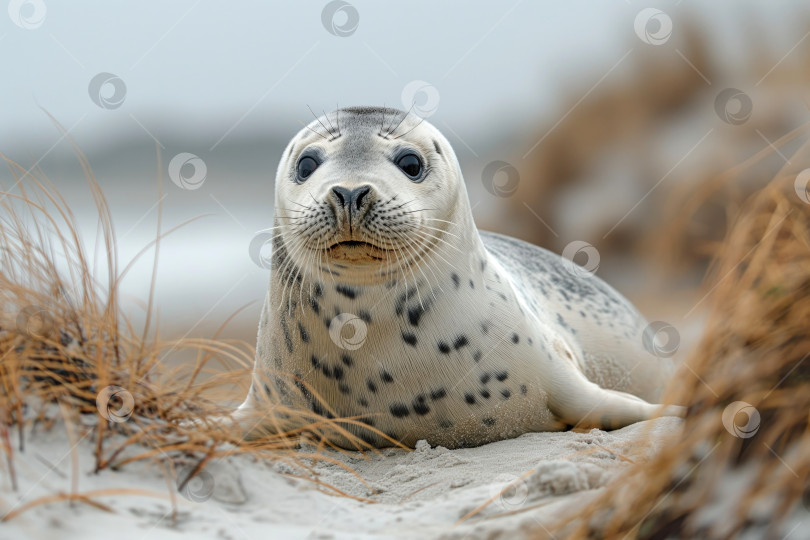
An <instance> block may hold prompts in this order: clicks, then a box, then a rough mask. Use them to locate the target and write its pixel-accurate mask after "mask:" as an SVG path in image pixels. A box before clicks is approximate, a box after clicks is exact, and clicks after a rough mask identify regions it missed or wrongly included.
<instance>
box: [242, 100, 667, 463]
mask: <svg viewBox="0 0 810 540" xmlns="http://www.w3.org/2000/svg"><path fill="white" fill-rule="evenodd" d="M567 262H568V261H567V260H565V259H562V258H561V257H559V256H558V255H556V254H553V253H551V252H549V251H546V250H544V249H541V248H539V247H536V246H533V245H531V244H528V243H525V242H522V241H519V240H516V239H513V238H509V237H505V236H501V235H497V234H492V233H486V232H479V231H478V230H477V229H476V226H475V223H474V222H473V217H472V211H471V208H470V204H469V199H468V196H467V192H466V188H465V184H464V180H463V177H462V173H461V169H460V167H459V163H458V160H457V158H456V156H455V153H454V152H453V149H452V147H451V146H450V144H449V143H448V141H447V140H446V139H445V137H444V136H442V134H441V133H440V132H439V131H438V130H437V129H436V128H435V127H433V126H431V125H430V124H428V122H425V121H423V120H422V119H420V118H418V117H416V116H414V115H411V114H409V113H406V112H403V111H400V110H395V109H390V108H379V107H352V108H343V109H338V110H336V111H334V112H332V113H329V114H326V115H324V116H322V117H320V118H318V119H316V120H315V121H314V122H312V123H310V124H309V125H307V126H305V127H304V129H302V130H301V131H300V132H299V133H298V134H297V135H296V136H295V137H294V138H293V139H292V141H291V142H290V143H289V145H288V146H287V148H286V150H285V151H284V153H283V155H282V157H281V161H280V164H279V167H278V171H277V174H276V180H275V215H274V237H273V241H272V260H271V271H270V274H271V276H270V286H269V289H268V291H267V294H266V297H265V303H264V307H263V309H262V314H261V321H260V324H259V331H258V344H257V354H256V361H255V368H254V375H253V384H252V386H251V390H250V391H249V393H248V396H247V398H246V400H245V401H244V403H243V404H242V405H241V406H240V407H239V409H238V410H237V411H236V412H235V413H234V415H233V419H235V420H236V421H237V422H239V424H240V425H241V426H242V429H244V431H245V433H246V436H248V437H250V436H253V435H255V434H258V433H266V432H267V431H274V430H279V429H281V428H280V424H279V422H280V420H279V418H284V419H289V418H290V415H289V414H281V415H278V414H272V413H271V409H274V407H275V405H274V404H281V405H283V406H285V407H289V408H306V409H308V410H310V411H312V412H314V413H315V414H318V415H322V416H326V417H329V418H354V419H355V421H353V422H347V423H346V424H345V428H346V430H347V431H348V432H350V433H353V434H354V435H355V436H356V437H359V438H360V439H362V440H363V441H365V442H366V443H367V444H368V445H370V446H373V447H383V446H390V445H392V444H395V443H401V444H404V445H408V446H413V445H415V444H416V442H417V441H418V440H420V439H425V440H427V441H428V442H429V443H430V444H432V445H441V446H445V447H448V448H455V447H464V446H474V445H480V444H484V443H487V442H491V441H496V440H501V439H506V438H512V437H516V436H518V435H520V434H523V433H526V432H537V431H557V430H563V429H566V428H569V427H571V426H580V427H586V426H587V427H600V428H606V429H612V428H619V427H622V426H626V425H628V424H631V423H634V422H638V421H640V420H645V419H649V418H652V417H654V416H657V415H661V414H666V415H682V414H683V409H682V408H681V407H677V406H668V407H663V406H660V405H655V404H654V402H655V401H656V400H658V399H659V398H660V395H661V393H662V389H663V388H664V386H665V384H666V383H667V381H668V379H669V378H670V374H671V372H672V364H671V363H670V361H669V360H668V359H662V358H658V357H656V356H654V355H652V354H651V353H649V352H647V350H646V349H645V348H644V346H643V339H642V334H643V332H644V329H645V327H646V326H647V322H646V321H645V320H644V318H643V317H642V316H641V315H640V314H639V313H638V311H637V310H636V309H635V308H634V307H633V306H632V305H631V304H630V303H629V302H628V301H627V300H626V299H625V298H623V297H622V296H621V295H620V294H619V293H617V292H616V291H615V290H614V289H612V288H611V287H610V286H608V285H607V284H605V283H604V282H603V281H602V280H600V279H599V278H598V277H596V276H584V275H581V274H580V273H578V272H574V271H571V268H570V266H567V264H566V263H567ZM356 419H360V421H357V420H356ZM289 427H290V426H289V425H285V427H284V429H288V428H289ZM332 442H335V441H332ZM336 444H338V445H341V446H348V447H352V445H351V444H350V443H349V442H348V441H345V440H344V441H337V442H336Z"/></svg>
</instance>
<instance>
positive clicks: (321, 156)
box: [276, 107, 469, 282]
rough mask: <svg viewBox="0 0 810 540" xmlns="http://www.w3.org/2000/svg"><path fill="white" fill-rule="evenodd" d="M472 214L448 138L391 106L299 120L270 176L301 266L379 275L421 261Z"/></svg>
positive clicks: (285, 236) (286, 239)
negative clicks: (300, 126)
mask: <svg viewBox="0 0 810 540" xmlns="http://www.w3.org/2000/svg"><path fill="white" fill-rule="evenodd" d="M465 210H466V212H467V213H468V212H469V203H468V200H467V194H466V190H465V189H464V182H463V180H462V177H461V172H460V169H459V166H458V161H457V160H456V156H455V154H454V153H453V150H452V148H451V147H450V144H449V143H448V142H447V140H446V139H445V138H444V136H443V135H442V134H441V133H440V132H439V131H438V130H437V129H436V128H434V127H433V126H431V125H430V124H428V123H427V122H425V121H423V119H421V118H419V117H418V116H416V115H413V114H408V113H406V112H404V111H399V110H396V109H387V108H379V107H352V108H346V109H339V110H337V111H334V112H332V113H330V114H327V115H325V116H322V117H321V118H318V119H317V120H315V121H313V122H312V123H310V124H309V125H308V126H305V127H304V129H302V130H301V131H300V132H299V133H298V134H297V135H296V136H295V137H294V138H293V139H292V141H290V144H289V145H288V146H287V149H286V150H285V151H284V154H283V155H282V158H281V163H280V164H279V169H278V173H277V175H276V223H277V226H278V229H279V234H280V237H281V239H282V241H283V243H284V245H285V246H286V248H287V251H288V253H289V254H290V256H291V257H292V258H293V259H294V261H295V263H296V264H297V265H298V266H299V267H303V268H304V269H315V268H318V267H319V268H320V269H321V270H323V269H324V268H327V269H328V268H329V267H330V266H331V265H336V266H337V267H338V268H344V269H345V268H350V269H352V270H353V271H352V272H351V273H352V274H354V275H355V277H357V278H358V279H362V280H363V281H366V282H368V281H369V279H371V278H372V276H376V277H377V278H378V279H385V277H386V276H388V275H390V274H393V273H395V272H398V271H401V270H402V269H403V268H405V267H409V266H411V265H413V264H418V261H420V260H421V259H422V258H424V257H425V256H427V255H429V254H430V253H431V251H432V250H433V249H434V248H435V246H436V245H437V244H438V243H440V242H448V241H452V238H446V236H447V235H452V229H453V227H454V224H455V223H457V221H458V219H460V217H461V216H464V215H465Z"/></svg>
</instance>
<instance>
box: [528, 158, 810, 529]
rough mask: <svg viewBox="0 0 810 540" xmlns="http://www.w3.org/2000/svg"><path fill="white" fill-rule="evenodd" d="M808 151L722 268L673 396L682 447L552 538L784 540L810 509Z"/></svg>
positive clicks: (762, 201) (745, 222)
mask: <svg viewBox="0 0 810 540" xmlns="http://www.w3.org/2000/svg"><path fill="white" fill-rule="evenodd" d="M808 149H810V143H808V144H805V145H804V146H803V147H802V148H801V149H800V150H799V151H798V152H797V154H796V155H794V156H793V157H791V162H790V163H791V164H790V165H786V167H785V168H784V169H783V170H782V171H780V172H779V174H778V176H777V177H776V178H775V180H773V182H771V184H770V185H768V186H767V187H766V188H764V189H763V190H761V191H760V192H759V193H757V194H756V195H755V196H754V197H752V199H750V200H749V201H747V202H746V204H745V205H744V206H743V208H742V209H741V210H740V212H739V214H738V216H737V219H736V221H735V224H734V225H733V227H732V228H731V230H730V233H729V235H728V237H727V238H726V240H725V241H724V243H723V245H722V247H721V248H720V251H719V253H718V255H717V257H716V260H715V264H714V267H713V269H712V272H711V278H710V279H709V280H708V287H707V296H706V299H705V302H706V304H707V305H710V306H711V309H710V315H709V319H708V323H707V327H706V330H705V334H704V337H703V339H702V342H701V344H700V345H699V346H698V348H697V351H696V353H695V354H694V355H693V356H692V357H691V358H690V359H689V360H688V361H687V363H688V364H689V367H690V368H691V370H690V369H681V371H680V373H679V375H678V377H677V378H676V380H675V381H674V382H673V385H672V388H671V389H670V392H669V396H668V397H669V401H672V402H680V403H686V404H689V413H688V416H687V418H686V420H685V425H684V431H683V434H682V436H681V437H680V438H679V439H678V441H677V443H675V444H674V445H673V446H671V447H669V448H667V449H666V450H665V451H663V452H661V453H660V455H658V456H656V457H655V458H654V459H653V460H652V461H650V462H648V463H644V464H639V465H638V466H635V467H634V468H633V469H632V470H631V471H630V473H629V474H627V475H626V476H624V477H622V478H621V479H620V480H619V481H616V482H614V483H613V484H611V485H610V486H608V488H607V490H606V492H605V493H604V494H603V495H602V496H601V497H600V498H599V499H598V500H597V501H596V503H595V504H593V505H592V506H591V507H590V508H588V509H587V510H586V511H585V512H583V513H581V514H579V515H577V516H573V517H571V518H570V519H568V520H566V521H565V522H563V523H562V524H560V526H559V527H558V528H557V529H556V534H557V535H559V536H565V537H573V538H594V537H599V538H625V537H627V538H676V537H677V538H730V537H734V536H737V535H739V534H740V533H741V532H743V531H745V530H747V529H748V530H749V533H751V532H753V530H756V531H757V532H756V533H754V536H755V537H769V538H771V537H773V538H781V537H783V536H784V535H785V534H786V533H788V532H789V527H788V524H787V520H788V517H789V516H790V514H791V513H792V512H793V511H794V510H796V509H797V508H798V507H799V506H800V505H802V504H804V505H805V506H806V508H807V509H808V510H810V498H808V494H810V489H808V486H810V483H809V479H810V429H808V428H810V416H809V415H808V411H810V360H808V359H807V357H808V356H809V355H810V334H808V328H810V205H808V204H806V203H804V202H803V201H802V200H801V199H800V198H799V197H798V196H797V194H796V192H795V191H794V184H793V183H794V179H795V178H796V175H797V174H798V172H799V171H801V170H802V169H803V168H805V167H808V166H810V158H808V155H807V154H808ZM690 371H691V372H690ZM735 402H745V403H747V404H750V405H751V406H753V407H754V408H755V409H756V411H757V412H758V414H759V421H758V422H757V418H756V416H754V417H753V419H752V420H751V421H750V423H749V419H750V418H752V417H751V416H749V415H748V414H747V413H753V410H752V409H746V410H744V411H742V412H738V414H736V415H735V414H734V411H740V407H739V406H737V407H734V406H732V404H733V403H735ZM724 411H725V412H726V418H725V421H726V424H727V425H728V428H727V427H726V425H724V416H723V414H724ZM757 426H758V430H755V428H756V427H757ZM733 431H736V432H737V434H738V435H745V436H742V437H740V436H735V435H733V434H732V432H733ZM748 431H750V432H752V433H753V435H750V436H749V435H748V434H747V433H746V432H748ZM538 534H540V532H539V531H538Z"/></svg>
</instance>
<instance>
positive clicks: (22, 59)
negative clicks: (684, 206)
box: [0, 0, 804, 149]
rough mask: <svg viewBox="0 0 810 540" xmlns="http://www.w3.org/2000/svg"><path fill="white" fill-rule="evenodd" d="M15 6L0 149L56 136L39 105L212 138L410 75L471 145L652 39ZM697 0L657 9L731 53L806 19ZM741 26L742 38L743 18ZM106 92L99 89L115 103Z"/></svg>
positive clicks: (222, 13) (411, 10) (421, 16)
mask: <svg viewBox="0 0 810 540" xmlns="http://www.w3.org/2000/svg"><path fill="white" fill-rule="evenodd" d="M8 3H9V9H8V11H9V13H8V16H0V62H2V65H3V68H4V69H3V76H2V82H1V83H0V103H2V107H0V129H2V131H0V146H2V147H8V146H16V145H19V144H20V143H21V142H22V143H25V142H26V141H29V140H30V139H31V138H33V137H37V136H40V135H43V134H45V135H44V136H45V139H46V142H48V141H50V140H52V139H53V133H54V132H53V128H52V127H51V126H50V124H49V121H48V119H47V118H46V117H45V115H44V114H43V113H42V112H41V111H40V109H39V108H38V107H39V106H41V107H43V108H45V109H47V110H48V111H50V112H51V113H52V114H54V116H55V117H56V118H57V119H58V120H59V121H60V122H61V123H63V124H64V125H65V126H66V127H68V128H70V127H72V128H73V131H72V134H73V135H74V136H75V137H76V138H77V140H79V142H80V143H81V144H82V145H83V147H85V148H86V149H88V148H92V146H93V145H94V144H96V143H103V142H104V141H105V140H106V139H107V138H108V137H109V136H110V133H111V132H115V131H121V132H126V131H129V130H130V129H136V130H141V131H142V132H143V131H148V132H150V133H153V134H154V135H155V136H157V137H158V138H160V135H161V133H166V132H170V131H172V132H180V133H186V134H188V135H199V136H204V137H208V138H210V139H211V145H212V146H213V145H215V144H216V143H217V141H218V140H219V139H220V138H221V137H223V136H225V137H229V136H231V135H232V134H239V133H240V132H242V133H243V134H244V133H250V130H252V129H267V130H273V129H277V130H279V131H287V132H289V131H290V130H292V131H295V129H296V126H298V123H297V121H298V119H302V120H304V119H306V118H307V116H308V114H309V113H308V112H307V110H306V108H305V104H309V105H311V106H312V108H313V109H315V110H317V111H319V110H322V109H327V110H328V109H330V108H332V107H334V105H335V104H336V103H339V104H341V105H352V104H355V105H356V104H383V103H386V104H388V105H395V106H399V107H403V90H404V89H405V88H406V87H407V86H408V84H409V83H411V81H426V82H427V83H429V84H431V85H432V86H433V87H434V88H435V91H434V94H435V95H438V97H439V99H438V106H437V107H435V109H436V110H435V114H434V115H433V116H434V117H433V120H434V121H435V122H436V124H437V125H438V126H439V127H440V128H442V129H445V130H448V129H453V130H455V131H456V132H458V133H459V134H460V135H461V134H465V135H466V137H462V138H465V139H466V138H467V137H470V138H472V139H476V138H481V137H482V131H486V129H487V128H488V127H492V126H493V125H494V126H496V128H500V127H501V126H508V125H515V123H518V122H521V121H523V122H525V121H526V120H525V119H526V118H529V117H534V114H535V113H541V114H542V113H544V112H547V111H549V110H553V109H554V107H553V105H554V103H555V102H556V101H557V100H559V99H561V98H564V97H567V96H564V95H560V93H561V92H564V91H565V88H566V87H570V86H572V85H575V84H581V85H583V86H585V87H587V85H588V84H589V83H591V82H593V81H595V80H596V79H598V78H599V77H600V76H601V75H602V74H603V73H604V72H605V71H606V70H607V69H608V68H609V67H610V66H611V65H613V64H614V63H615V62H616V61H617V60H618V59H619V58H620V57H621V56H622V54H623V53H624V52H625V51H627V50H628V49H629V48H631V47H644V46H649V45H645V44H643V43H641V42H640V41H639V40H638V39H637V38H636V36H635V34H634V33H633V22H634V18H635V17H636V15H637V14H638V13H639V11H640V10H641V9H642V8H644V7H645V6H647V5H649V4H642V3H638V2H626V3H625V2H618V1H610V2H608V1H601V2H600V1H590V0H587V1H586V0H582V1H573V2H551V1H548V2H546V1H537V0H523V1H509V2H480V1H469V0H465V1H457V2H436V1H415V2H396V3H394V2H372V1H364V0H353V1H352V2H351V5H349V6H348V7H346V8H344V9H343V10H338V11H337V12H336V13H335V16H334V18H333V19H330V20H332V21H334V23H335V24H336V25H337V27H338V32H339V29H340V27H343V28H344V29H345V30H344V32H345V33H347V34H350V35H346V36H342V37H341V36H336V35H333V34H332V33H330V32H329V31H328V29H327V28H326V26H325V25H324V23H323V20H322V19H323V17H322V12H323V10H324V9H325V7H326V6H327V5H328V4H329V3H328V2H326V1H296V2H283V3H281V2H240V3H236V2H234V3H228V4H226V3H224V2H219V3H217V2H213V1H211V0H176V1H172V2H150V1H144V2H120V1H119V2H89V1H73V2H52V1H49V0H37V2H31V1H28V2H25V1H22V0H11V2H8ZM698 4H699V3H697V2H689V1H686V2H683V3H682V4H680V5H679V6H678V7H676V5H675V3H673V2H663V3H658V4H656V5H658V6H660V8H661V9H662V10H665V11H666V12H668V13H669V14H671V16H672V19H673V20H674V25H675V27H676V30H677V26H678V24H679V23H680V20H681V18H682V17H683V16H684V15H685V13H699V14H700V18H701V20H702V22H703V23H704V25H705V26H707V28H708V34H709V37H710V38H712V39H715V38H716V39H722V35H723V34H724V33H726V34H728V36H727V38H728V39H727V42H726V44H727V45H728V46H727V47H726V49H727V50H726V51H725V52H724V54H725V55H727V56H728V58H729V61H731V60H732V59H733V57H734V56H735V54H739V53H740V47H738V46H735V44H734V43H735V38H734V35H735V31H733V30H731V29H732V27H734V26H735V25H738V26H739V25H740V24H745V22H746V21H748V22H750V21H751V20H758V21H764V22H765V23H766V27H768V28H766V29H769V30H770V32H771V33H772V34H773V36H772V37H773V39H774V40H779V39H780V36H781V37H784V36H792V35H793V34H794V32H789V31H786V30H789V29H790V27H791V26H795V25H796V24H798V23H799V22H801V21H800V20H799V21H796V20H793V19H794V17H793V16H792V14H791V10H790V9H789V8H787V7H785V6H789V5H790V3H785V2H769V3H768V4H767V5H765V6H760V7H757V8H754V9H753V11H752V9H751V8H749V9H742V8H740V7H739V6H740V4H741V2H732V1H725V2H703V5H702V6H700V9H696V8H697V5H698ZM793 5H795V3H794V4H793ZM42 6H44V10H43V9H42ZM783 7H784V9H783ZM752 13H756V15H754V16H752ZM20 14H21V15H20ZM354 14H356V16H357V19H358V20H357V24H356V26H355V25H353V22H354V21H352V17H354ZM15 19H16V20H15ZM801 20H804V19H801ZM21 26H28V27H29V28H23V27H21ZM349 26H351V27H350V28H349ZM352 30H353V31H352ZM730 30H731V31H730ZM736 36H737V39H739V38H741V37H745V34H744V33H743V32H740V31H739V28H737V29H736ZM104 72H106V73H111V74H113V75H115V76H117V77H118V78H120V80H121V81H123V84H125V86H126V90H125V93H123V94H122V95H121V97H122V98H123V101H122V102H121V103H120V106H117V107H115V108H109V109H105V108H102V107H100V106H98V105H97V104H96V103H94V102H93V101H92V100H91V98H90V94H89V86H90V82H91V80H93V78H94V77H95V76H96V75H97V74H99V73H104ZM583 74H592V76H588V75H583ZM572 78H574V80H571V79H572ZM112 88H113V87H112V86H110V85H107V86H105V87H104V88H103V92H106V93H107V94H106V96H107V97H115V96H109V93H110V91H111V90H112ZM420 99H423V98H420ZM114 105H118V103H117V102H116V103H115V104H114ZM493 122H494V124H493ZM226 134H227V135H226ZM483 136H484V138H485V134H483Z"/></svg>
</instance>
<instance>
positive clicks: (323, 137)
mask: <svg viewBox="0 0 810 540" xmlns="http://www.w3.org/2000/svg"><path fill="white" fill-rule="evenodd" d="M298 122H300V123H301V125H302V126H304V127H305V128H307V129H308V130H310V131H311V132H312V133H314V134H315V135H317V136H318V137H320V138H321V139H323V140H325V141H328V140H329V137H326V136H325V135H321V134H320V133H318V132H317V131H315V130H314V129H312V128H311V127H309V126H308V125H306V124H305V123H303V122H301V120H299V121H298Z"/></svg>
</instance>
